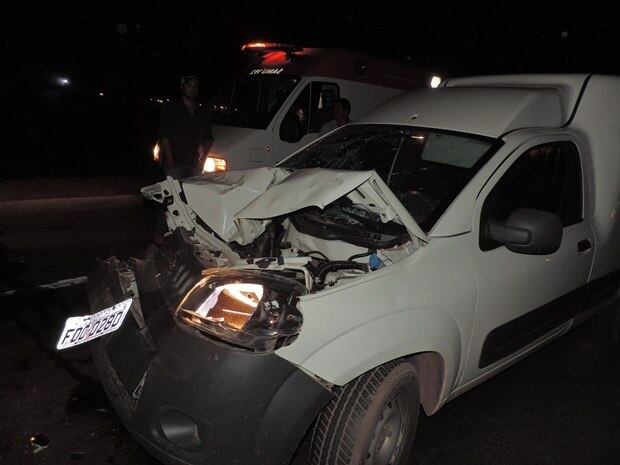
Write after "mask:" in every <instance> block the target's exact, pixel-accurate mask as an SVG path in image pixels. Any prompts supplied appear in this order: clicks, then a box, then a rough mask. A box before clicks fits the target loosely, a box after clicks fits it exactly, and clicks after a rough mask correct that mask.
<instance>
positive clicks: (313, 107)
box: [280, 82, 340, 141]
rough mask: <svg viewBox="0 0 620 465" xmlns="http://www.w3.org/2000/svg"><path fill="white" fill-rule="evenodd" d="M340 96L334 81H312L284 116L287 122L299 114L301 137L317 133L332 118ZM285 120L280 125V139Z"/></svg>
mask: <svg viewBox="0 0 620 465" xmlns="http://www.w3.org/2000/svg"><path fill="white" fill-rule="evenodd" d="M339 97H340V88H339V87H338V85H337V84H334V83H332V82H312V83H311V84H308V85H306V87H305V88H304V90H303V91H302V92H301V93H300V94H299V96H298V97H297V98H296V99H295V102H293V104H292V105H291V106H290V108H289V110H288V112H287V115H286V116H285V117H284V119H285V120H287V124H290V121H289V120H292V119H293V116H292V115H297V117H298V118H299V121H300V132H299V139H296V140H297V141H298V140H301V138H302V137H303V136H305V135H306V134H308V133H317V132H319V130H320V129H321V126H323V124H325V123H326V122H328V121H330V120H331V119H332V108H333V107H334V102H335V101H336V100H337V99H338V98H339ZM283 125H284V121H283V122H282V124H281V126H280V139H281V140H285V138H284V136H283V128H282V126H283Z"/></svg>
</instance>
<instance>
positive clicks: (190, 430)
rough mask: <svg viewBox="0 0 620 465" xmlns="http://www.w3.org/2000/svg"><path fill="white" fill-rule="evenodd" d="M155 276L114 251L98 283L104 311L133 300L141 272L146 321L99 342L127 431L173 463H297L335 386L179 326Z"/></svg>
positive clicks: (104, 376)
mask: <svg viewBox="0 0 620 465" xmlns="http://www.w3.org/2000/svg"><path fill="white" fill-rule="evenodd" d="M138 268H139V269H138ZM146 268H148V266H147V267H146ZM134 269H136V270H134ZM134 271H136V272H135V273H133V272H134ZM145 274H146V275H148V274H149V273H146V272H145V265H144V263H142V264H140V263H138V262H137V261H136V262H134V263H133V264H132V263H131V261H130V262H129V265H127V264H125V263H123V262H118V261H117V260H116V259H114V258H112V259H109V260H107V261H106V262H104V263H102V264H101V266H100V267H99V268H98V269H97V270H95V272H94V273H93V274H92V275H91V276H90V277H89V282H88V289H89V299H90V302H91V308H92V310H93V311H97V310H100V309H101V308H103V307H105V306H109V305H112V304H113V303H114V302H115V301H119V299H123V298H127V295H128V293H127V291H126V287H125V286H123V284H122V283H123V279H127V276H130V275H132V276H136V277H137V278H138V279H137V281H138V283H137V284H138V285H139V286H138V288H139V290H140V298H139V301H138V307H141V310H140V313H142V314H143V317H144V322H143V324H140V323H139V320H140V318H139V317H136V316H135V310H136V309H135V308H132V313H133V318H132V317H130V316H129V315H128V317H127V318H126V320H125V322H124V323H123V325H122V326H121V328H119V329H118V330H117V331H116V332H114V333H111V334H110V335H108V336H104V337H102V338H101V339H99V340H97V341H96V342H95V343H93V345H92V352H93V357H94V359H95V364H96V366H97V370H98V372H99V375H100V378H101V381H102V384H103V386H104V388H105V390H106V393H107V395H108V397H109V399H110V401H111V403H112V405H113V407H114V409H115V411H116V412H117V414H118V415H119V417H120V418H121V420H122V422H123V423H124V425H125V426H126V428H127V429H128V430H129V431H130V432H131V434H132V435H133V436H134V438H135V439H136V440H137V441H138V442H139V443H140V444H142V445H143V446H144V447H145V448H146V449H147V450H148V451H149V452H150V453H151V454H152V455H153V456H155V457H156V458H157V459H158V460H160V461H162V462H164V463H166V464H213V465H227V464H231V465H232V464H244V465H247V464H254V463H256V464H282V465H285V464H288V463H289V462H290V461H291V459H292V458H293V456H294V454H295V451H296V450H297V448H298V446H299V444H300V443H301V441H302V439H303V437H304V435H305V433H306V432H307V431H308V429H309V428H310V426H311V425H312V423H313V422H314V420H315V418H316V417H317V415H318V414H319V412H320V411H321V410H322V409H323V407H324V406H325V405H326V404H327V403H328V402H329V400H330V399H331V398H332V393H331V391H330V390H329V389H328V388H327V387H326V386H325V385H324V384H323V383H321V382H319V381H318V380H317V379H315V378H313V377H311V376H310V375H308V374H307V373H305V372H304V371H302V370H301V369H299V368H297V367H296V366H294V365H293V364H291V363H290V362H288V361H286V360H284V359H282V358H281V357H279V356H277V355H275V354H274V353H265V354H257V353H253V352H250V351H247V350H244V349H241V348H236V347H232V346H230V345H228V344H225V343H222V342H219V341H216V340H214V339H212V338H210V337H208V336H205V335H203V334H201V333H200V332H199V331H197V330H195V329H193V328H190V327H188V326H186V325H184V324H182V323H178V322H177V321H175V320H174V318H173V317H172V315H171V311H170V309H171V307H170V305H169V303H167V302H166V299H165V298H164V297H162V296H159V297H158V296H157V294H158V293H161V292H162V289H161V288H159V287H157V286H154V285H153V283H155V280H153V279H151V282H150V285H149V283H147V282H144V281H145V279H146V278H145V277H144V276H145ZM141 276H142V278H141ZM151 278H152V277H151ZM147 280H148V279H147ZM140 281H143V282H140ZM143 288H145V291H144V292H143V291H142V289H143ZM135 302H136V296H134V305H136V303H135ZM147 303H148V305H146V304H147ZM140 326H142V328H140Z"/></svg>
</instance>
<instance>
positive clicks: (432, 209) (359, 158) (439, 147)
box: [280, 124, 499, 232]
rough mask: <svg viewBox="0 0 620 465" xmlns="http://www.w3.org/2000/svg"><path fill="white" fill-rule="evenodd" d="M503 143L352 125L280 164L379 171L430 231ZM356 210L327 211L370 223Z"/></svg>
mask: <svg viewBox="0 0 620 465" xmlns="http://www.w3.org/2000/svg"><path fill="white" fill-rule="evenodd" d="M497 148H499V143H498V142H497V141H496V140H494V139H490V138H486V137H481V136H477V135H469V134H461V133H458V134H457V133H453V132H447V131H441V130H431V129H427V128H418V127H407V126H396V125H380V124H352V125H348V126H345V127H343V128H341V129H339V130H337V131H334V132H333V133H332V134H329V135H328V136H326V137H324V138H322V139H320V140H318V141H317V142H315V143H314V144H311V145H310V146H308V147H307V148H305V149H304V150H301V151H300V152H298V153H297V154H295V155H293V156H292V157H290V158H289V159H287V160H285V161H284V162H283V163H282V164H281V165H280V166H282V167H284V168H287V169H290V170H297V169H302V168H330V169H340V170H343V169H344V170H354V171H366V170H374V171H376V172H377V174H378V175H379V176H380V177H381V179H383V181H385V183H386V184H387V185H388V186H389V187H390V189H391V190H392V192H393V193H394V194H395V195H396V197H397V198H398V199H399V200H400V202H401V203H402V204H403V206H404V207H405V208H406V209H407V210H408V211H409V213H410V214H411V216H413V218H414V219H415V220H416V222H417V223H418V224H419V225H420V227H421V228H422V230H423V231H424V232H428V231H430V229H431V228H432V227H433V226H434V224H435V222H436V221H437V220H438V219H439V217H440V216H441V215H442V214H443V212H444V211H445V210H446V209H447V208H448V206H449V205H450V204H451V203H452V201H453V200H454V199H455V198H456V196H457V195H458V194H459V192H460V191H461V190H462V189H463V188H464V187H465V185H466V184H467V183H468V182H469V180H470V179H471V178H472V177H473V176H474V174H476V172H477V171H478V170H479V169H480V168H481V167H482V165H483V164H484V163H485V162H486V160H488V159H489V158H490V156H491V155H492V154H493V153H494V152H495V151H496V150H497ZM350 213H351V212H347V210H344V209H343V210H341V211H338V212H330V211H329V210H327V211H326V212H325V215H326V218H333V219H335V218H336V217H337V218H338V220H337V221H338V222H339V223H340V224H342V222H345V223H348V224H350V225H351V226H355V225H357V224H358V223H362V224H363V225H364V226H368V222H364V221H359V220H360V218H357V217H356V215H359V214H360V212H355V213H354V214H353V215H351V214H350ZM334 214H335V215H336V217H334V216H333V215H334ZM330 215H331V216H330Z"/></svg>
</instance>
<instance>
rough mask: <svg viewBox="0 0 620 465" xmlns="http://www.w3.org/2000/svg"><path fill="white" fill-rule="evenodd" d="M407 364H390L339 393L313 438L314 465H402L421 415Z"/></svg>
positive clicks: (410, 370)
mask: <svg viewBox="0 0 620 465" xmlns="http://www.w3.org/2000/svg"><path fill="white" fill-rule="evenodd" d="M415 374H416V373H415V369H414V367H413V365H412V364H411V363H407V362H400V363H399V362H388V363H386V364H384V365H381V366H379V367H377V368H374V369H372V370H370V371H369V372H367V373H364V374H363V375H361V376H360V377H358V378H356V379H354V380H353V381H351V382H350V383H348V384H347V385H346V386H343V387H341V388H337V390H336V391H335V393H336V398H335V399H333V400H332V401H331V402H330V403H329V404H328V405H327V406H326V407H325V408H324V409H323V411H322V412H321V414H320V415H319V418H318V420H317V422H316V426H315V428H314V432H313V436H312V445H311V452H310V457H311V463H312V465H403V464H405V463H407V459H408V457H409V453H410V452H411V446H412V445H413V438H414V435H415V430H416V427H417V423H418V415H419V413H420V391H419V387H418V382H417V380H416V377H415Z"/></svg>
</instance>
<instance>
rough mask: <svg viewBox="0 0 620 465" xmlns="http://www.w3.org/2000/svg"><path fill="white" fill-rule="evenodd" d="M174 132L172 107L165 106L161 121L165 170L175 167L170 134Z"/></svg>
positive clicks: (162, 158) (161, 143) (161, 144)
mask: <svg viewBox="0 0 620 465" xmlns="http://www.w3.org/2000/svg"><path fill="white" fill-rule="evenodd" d="M171 131H172V115H171V112H170V107H169V106H165V107H164V108H163V109H162V111H161V118H160V120H159V131H158V132H159V150H160V154H161V160H162V163H163V165H164V167H165V168H172V167H173V166H174V156H173V155H172V151H171V150H170V133H171Z"/></svg>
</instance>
